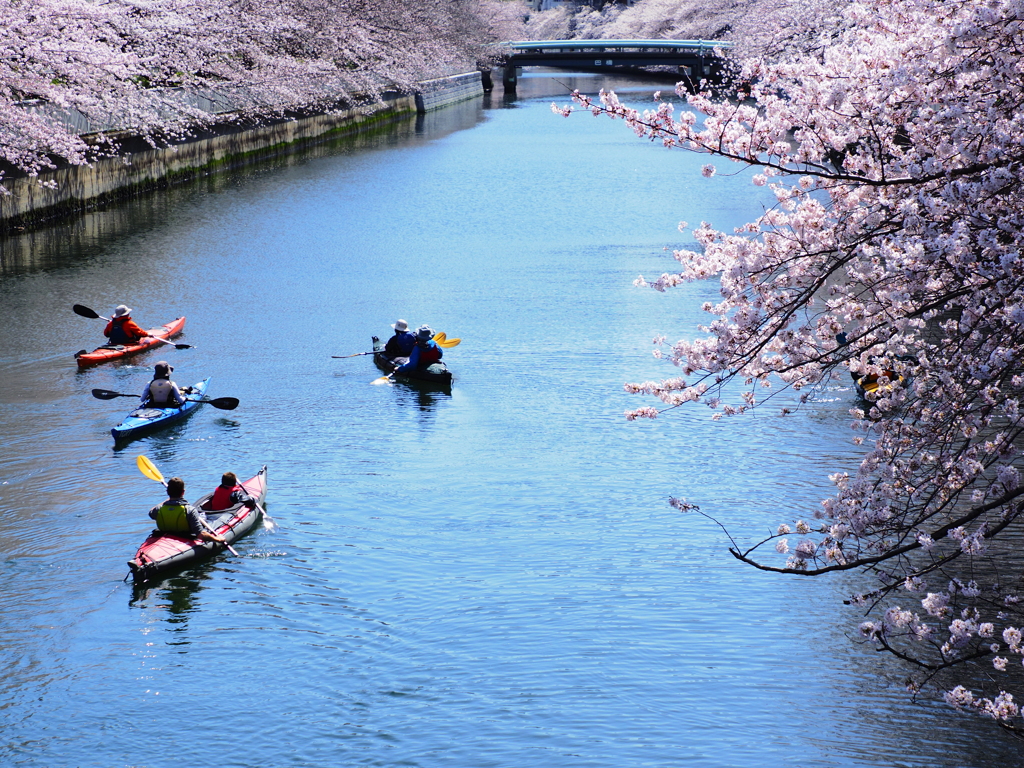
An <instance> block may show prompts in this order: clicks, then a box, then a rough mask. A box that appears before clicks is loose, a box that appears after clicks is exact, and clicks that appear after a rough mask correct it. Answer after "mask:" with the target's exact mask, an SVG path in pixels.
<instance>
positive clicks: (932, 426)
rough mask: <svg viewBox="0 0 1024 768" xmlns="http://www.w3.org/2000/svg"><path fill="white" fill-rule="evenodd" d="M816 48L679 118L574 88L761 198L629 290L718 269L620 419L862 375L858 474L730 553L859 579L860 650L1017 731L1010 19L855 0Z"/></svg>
mask: <svg viewBox="0 0 1024 768" xmlns="http://www.w3.org/2000/svg"><path fill="white" fill-rule="evenodd" d="M829 35H830V36H829V38H828V39H827V40H824V41H823V43H822V44H821V45H820V46H817V47H815V49H814V50H813V51H812V52H811V53H804V54H797V53H793V52H790V53H789V54H780V55H779V56H777V57H776V58H774V59H767V58H750V59H748V60H747V61H746V62H745V64H744V69H743V82H744V83H745V86H744V87H743V88H741V89H738V91H737V92H736V93H735V94H734V95H733V98H730V99H716V98H712V97H710V96H709V95H708V94H707V93H698V94H686V93H685V92H684V91H683V90H682V89H681V88H680V89H679V94H680V96H681V97H685V98H687V99H688V102H689V105H690V107H691V109H687V110H686V111H682V112H681V113H680V114H678V115H677V114H676V113H675V112H674V111H673V107H672V105H670V104H668V103H659V104H657V106H656V108H653V109H650V110H646V111H639V110H636V109H633V108H630V107H628V106H626V105H624V104H622V103H620V102H619V100H618V99H617V98H616V97H615V95H614V94H613V93H602V94H601V96H600V99H592V98H590V97H587V96H584V95H581V94H576V95H575V99H576V101H577V102H578V103H579V104H580V105H581V106H582V107H584V108H587V109H589V110H591V111H593V112H594V113H596V114H606V115H609V116H611V117H613V118H617V119H623V120H625V121H626V122H627V123H628V124H629V126H630V127H631V128H632V129H633V130H634V131H635V132H636V133H637V134H638V135H639V136H641V137H644V138H646V139H649V140H656V141H660V142H662V143H663V144H664V146H665V147H669V148H684V149H689V150H693V151H696V152H702V153H707V154H708V155H709V162H708V163H707V164H706V165H705V166H704V175H705V176H712V175H714V173H715V172H716V170H717V167H718V165H720V164H721V162H735V163H739V164H742V165H746V166H749V167H751V168H752V170H753V171H754V172H755V173H753V175H752V179H753V183H754V184H755V185H760V186H767V187H769V188H770V189H771V190H772V191H773V192H774V196H775V198H776V200H777V205H775V206H774V207H771V208H770V209H768V210H766V211H765V212H764V213H763V215H761V216H759V217H758V218H756V219H755V220H754V221H751V222H750V223H749V224H747V225H746V226H744V227H741V228H739V229H738V230H736V231H732V232H723V231H718V230H716V229H715V228H714V226H713V225H712V224H711V223H701V224H699V225H698V226H696V227H695V228H694V230H693V234H694V236H695V238H696V240H697V242H698V243H699V244H700V246H701V249H700V250H699V251H679V252H677V253H676V254H675V256H676V259H678V261H679V262H680V264H681V268H680V270H679V271H678V272H671V273H667V274H663V275H661V276H660V277H657V278H653V279H647V278H643V277H641V278H640V279H639V280H638V284H639V285H641V286H648V285H649V286H651V287H653V288H654V289H656V290H659V291H664V290H666V289H669V288H672V287H673V286H677V285H680V284H683V283H687V282H690V281H695V280H706V279H710V278H717V279H718V280H719V281H720V286H721V300H720V301H718V302H713V303H708V304H706V305H705V306H704V310H705V311H706V312H707V313H708V315H709V319H708V321H707V323H706V324H705V325H704V326H702V327H701V328H700V329H699V331H700V332H701V333H702V334H703V335H699V336H697V337H695V338H689V337H688V338H684V339H682V340H679V341H676V342H674V343H670V344H666V343H665V340H664V339H659V340H656V343H657V344H658V347H657V348H656V354H657V355H659V356H661V357H663V358H664V359H666V360H667V361H669V362H671V363H672V364H673V365H675V366H676V367H677V368H678V375H677V376H674V377H672V378H668V379H666V380H664V381H649V382H642V383H635V384H629V385H627V390H628V391H630V392H635V393H643V394H647V395H652V396H654V397H657V398H659V399H660V400H661V401H662V403H663V404H664V405H663V406H662V408H661V410H660V411H659V410H658V409H656V408H653V407H650V406H644V407H641V408H638V409H636V410H634V411H631V412H630V413H628V414H627V416H628V417H629V418H631V419H632V418H637V417H655V416H656V415H658V413H661V412H663V411H664V410H666V409H670V408H675V407H677V406H681V405H683V404H686V403H703V404H705V405H706V406H709V407H710V408H712V409H714V411H715V413H714V417H715V418H720V417H722V416H734V415H739V414H743V413H745V412H748V411H751V410H753V409H755V408H763V407H765V406H767V405H769V404H771V403H773V402H774V403H776V404H783V403H784V404H785V406H786V407H785V408H782V410H781V413H782V414H785V413H786V412H788V411H790V410H791V409H793V408H799V407H800V403H802V402H806V401H807V400H808V399H810V398H813V397H814V396H815V394H816V393H817V392H819V391H821V390H822V388H824V387H828V386H833V387H834V386H835V383H836V382H845V383H846V384H847V385H849V383H850V376H851V375H852V376H853V377H854V378H856V379H859V380H860V381H861V382H862V383H865V382H868V381H869V380H870V381H873V382H874V385H873V386H872V387H869V388H868V391H867V392H866V395H865V398H864V399H863V400H861V401H859V402H858V404H857V405H856V407H855V408H853V409H852V411H851V413H852V415H853V418H854V421H853V426H854V429H855V430H856V432H855V438H854V442H855V443H857V444H859V445H861V446H862V447H863V451H864V454H863V459H862V460H861V463H860V466H859V467H857V468H853V467H847V468H844V467H836V472H835V474H834V475H832V476H831V480H832V482H833V483H834V485H835V493H834V495H832V496H831V497H830V498H827V499H825V500H824V501H823V502H822V504H821V506H820V508H818V509H815V510H809V511H808V514H807V515H806V517H805V519H804V520H797V521H794V520H784V521H782V522H781V523H780V524H779V525H778V528H777V530H776V532H775V533H774V534H772V535H770V536H767V537H766V538H764V539H763V540H757V541H753V542H751V543H748V544H745V545H740V544H739V543H737V542H736V541H735V539H732V537H730V539H731V541H732V546H731V548H730V551H731V552H732V554H733V555H734V556H735V557H737V558H738V559H740V560H741V561H743V562H744V563H748V564H750V565H752V566H754V567H757V568H760V569H763V570H766V571H772V572H776V573H785V574H792V575H797V576H818V575H824V574H830V573H836V572H840V571H849V570H857V571H861V572H863V573H864V574H865V575H866V576H867V577H869V578H866V579H865V582H866V583H867V586H866V587H865V590H864V592H863V593H862V594H857V595H854V596H852V598H851V600H850V602H852V603H854V604H855V605H857V606H859V608H860V609H861V610H862V611H863V613H864V621H863V623H862V624H861V625H860V633H861V636H862V638H863V642H867V643H871V644H874V645H875V646H877V647H878V648H879V649H882V650H885V651H888V652H890V653H892V654H894V655H896V656H897V657H899V658H900V659H903V660H904V661H905V662H906V663H907V664H908V665H909V666H910V668H911V670H912V672H911V677H910V679H909V681H908V686H909V688H910V689H911V690H912V691H914V692H915V694H916V693H917V692H918V691H921V690H922V689H923V687H924V686H925V685H926V684H927V685H930V686H937V688H938V689H939V690H941V691H944V696H945V699H946V701H948V702H949V703H950V704H952V705H953V706H956V707H958V708H964V709H969V710H974V711H977V712H981V713H984V714H985V715H987V716H989V717H991V718H993V719H994V720H995V722H997V723H999V724H1000V725H1002V726H1004V727H1006V728H1008V729H1011V730H1013V731H1015V732H1017V733H1024V721H1022V719H1021V713H1020V710H1019V707H1018V704H1017V701H1016V700H1015V696H1018V695H1019V693H1020V691H1019V689H1020V686H1021V682H1022V672H1024V670H1022V663H1024V637H1022V626H1024V611H1022V607H1024V602H1022V601H1024V573H1022V566H1024V558H1022V556H1021V551H1020V547H1019V544H1018V542H1019V540H1020V533H1021V529H1022V522H1024V520H1022V514H1024V484H1022V482H1021V477H1020V474H1021V472H1020V470H1021V464H1022V461H1021V455H1020V450H1019V449H1020V441H1021V437H1022V432H1024V411H1022V408H1021V396H1022V394H1024V368H1022V357H1024V259H1022V257H1021V248H1022V241H1024V227H1022V225H1024V188H1022V184H1021V179H1022V178H1024V141H1022V139H1021V137H1022V136H1024V106H1022V104H1024V76H1022V75H1024V3H1022V2H1021V0H987V1H986V2H949V1H948V0H857V1H856V2H853V3H851V4H849V6H848V7H847V8H846V9H845V11H844V17H843V24H842V26H841V27H839V28H838V31H837V30H832V31H830V33H829ZM555 109H556V110H557V111H560V112H561V113H562V114H568V112H570V111H571V110H572V108H571V107H566V108H558V107H555ZM716 163H717V164H718V165H716ZM772 407H773V408H774V407H775V406H774V405H772ZM673 504H674V505H675V506H677V507H678V508H679V509H684V510H685V509H695V508H696V507H695V505H693V504H691V503H689V502H687V501H685V500H673ZM702 514H707V512H706V511H705V512H702ZM724 526H725V527H726V528H728V525H727V521H724Z"/></svg>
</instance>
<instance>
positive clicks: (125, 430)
mask: <svg viewBox="0 0 1024 768" xmlns="http://www.w3.org/2000/svg"><path fill="white" fill-rule="evenodd" d="M209 386H210V379H209V377H207V378H205V379H203V380H202V381H197V382H196V383H195V384H193V385H192V386H191V387H185V388H184V389H182V390H181V393H182V394H183V395H184V396H185V404H184V405H183V406H181V407H180V408H149V407H145V406H144V405H143V404H142V403H140V404H139V407H138V408H136V409H135V410H134V411H132V412H131V413H129V414H128V415H127V416H125V417H124V421H122V422H121V423H120V424H118V425H117V426H116V427H114V428H113V429H112V430H110V434H112V435H113V436H114V439H115V440H126V439H128V438H130V437H136V436H137V435H140V434H142V433H143V432H149V431H151V430H153V429H155V428H156V427H161V426H163V425H164V424H169V423H171V422H172V421H178V420H179V419H183V418H185V417H186V416H188V415H189V414H190V413H191V412H192V411H194V410H195V409H196V408H198V407H199V401H200V400H202V399H203V397H204V395H206V388H207V387H209Z"/></svg>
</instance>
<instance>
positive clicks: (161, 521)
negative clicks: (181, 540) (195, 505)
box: [156, 499, 189, 533]
mask: <svg viewBox="0 0 1024 768" xmlns="http://www.w3.org/2000/svg"><path fill="white" fill-rule="evenodd" d="M186 509H188V505H187V504H186V503H185V502H183V501H178V500H172V499H168V500H167V501H165V502H164V503H163V504H161V505H160V509H158V510H157V512H156V527H157V528H158V529H159V530H161V531H166V532H167V533H189V527H188V513H187V512H186V511H185V510H186Z"/></svg>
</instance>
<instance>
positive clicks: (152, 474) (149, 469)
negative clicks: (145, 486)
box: [135, 456, 164, 483]
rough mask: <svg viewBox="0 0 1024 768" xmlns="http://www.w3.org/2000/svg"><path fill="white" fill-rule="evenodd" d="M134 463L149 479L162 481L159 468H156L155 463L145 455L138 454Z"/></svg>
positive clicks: (162, 477)
mask: <svg viewBox="0 0 1024 768" xmlns="http://www.w3.org/2000/svg"><path fill="white" fill-rule="evenodd" d="M135 463H136V464H138V465H139V471H140V472H141V473H142V474H144V475H145V476H146V477H148V478H149V479H150V480H156V481H157V482H158V483H162V482H163V481H164V476H163V475H162V474H160V470H159V469H157V468H156V464H154V463H153V462H152V461H150V460H149V459H147V458H146V457H145V456H139V458H137V459H136V460H135Z"/></svg>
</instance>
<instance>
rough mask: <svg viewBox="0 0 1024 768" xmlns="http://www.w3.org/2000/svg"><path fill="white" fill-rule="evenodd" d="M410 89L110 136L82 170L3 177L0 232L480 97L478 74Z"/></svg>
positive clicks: (76, 167)
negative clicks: (175, 132) (178, 133)
mask: <svg viewBox="0 0 1024 768" xmlns="http://www.w3.org/2000/svg"><path fill="white" fill-rule="evenodd" d="M418 86H419V87H418V88H417V90H416V91H415V92H413V93H405V94H403V93H397V92H390V93H384V94H383V95H382V97H381V98H380V99H379V100H377V101H375V102H372V103H369V104H364V105H358V106H342V105H337V106H336V108H334V109H330V110H325V111H322V112H317V113H310V114H301V115H299V114H295V115H285V116H282V117H275V118H268V119H263V120H253V121H248V122H245V121H243V122H234V123H225V124H222V125H218V126H214V127H211V128H208V129H202V130H198V131H196V132H195V133H194V134H193V135H192V136H190V137H188V139H186V140H182V141H180V142H176V143H172V144H169V145H168V146H165V147H156V148H154V147H152V146H150V144H149V143H147V142H146V140H145V139H143V138H141V137H138V136H131V135H123V134H122V135H117V134H113V135H114V136H115V138H117V140H118V144H119V152H118V153H117V154H116V155H114V156H111V157H106V158H100V159H97V160H95V161H94V162H92V163H90V164H89V165H63V166H60V167H58V168H55V169H53V170H51V171H47V172H44V173H40V174H39V175H38V176H37V177H30V176H24V175H23V176H20V177H19V176H16V175H11V174H8V176H7V177H6V178H5V179H4V185H5V187H6V188H7V190H8V192H9V193H10V194H7V195H3V196H0V230H2V231H3V232H4V233H10V232H17V231H23V230H26V229H31V228H34V227H38V226H41V225H45V224H48V223H51V222H53V221H55V220H59V219H62V218H67V217H71V216H76V215H79V214H81V213H84V212H86V211H88V210H90V209H92V208H95V207H96V206H99V205H103V204H105V203H109V202H113V201H115V200H123V199H126V198H129V197H132V196H134V195H139V194H143V193H145V192H148V191H150V190H154V189H160V188H164V187H167V186H169V185H171V184H174V183H177V182H180V181H184V180H186V179H192V178H195V177H197V176H201V175H204V174H209V173H216V172H217V171H218V170H223V169H225V168H234V167H238V166H240V165H245V164H247V163H251V162H255V161H258V160H263V159H266V158H268V157H272V156H274V155H277V154H281V153H282V152H289V151H292V150H294V149H298V148H301V147H305V146H309V145H310V144H314V143H317V142H320V141H327V140H330V139H334V138H338V137H340V136H344V135H346V134H350V133H358V132H364V131H372V130H376V129H378V128H380V127H381V126H383V125H387V124H389V123H391V122H393V121H394V120H397V119H400V118H402V117H403V116H408V115H412V114H417V113H419V114H423V113H426V112H430V111H432V110H435V109H440V108H442V107H445V106H448V105H449V104H454V103H457V102H459V101H464V100H468V99H472V98H475V97H477V96H479V95H481V94H482V93H483V79H482V77H481V73H480V72H467V73H464V74H458V75H452V76H449V77H443V78H437V79H433V80H426V81H423V82H421V83H419V84H418ZM83 135H88V134H85V133H83Z"/></svg>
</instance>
